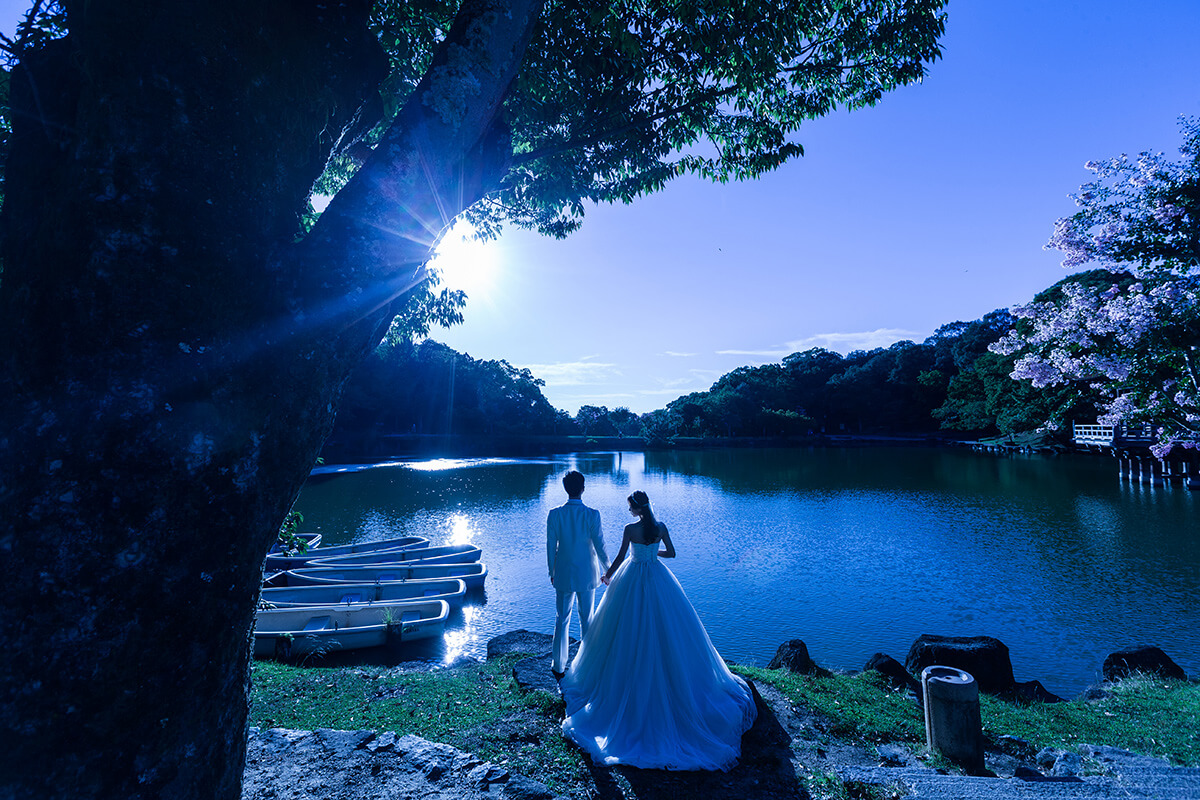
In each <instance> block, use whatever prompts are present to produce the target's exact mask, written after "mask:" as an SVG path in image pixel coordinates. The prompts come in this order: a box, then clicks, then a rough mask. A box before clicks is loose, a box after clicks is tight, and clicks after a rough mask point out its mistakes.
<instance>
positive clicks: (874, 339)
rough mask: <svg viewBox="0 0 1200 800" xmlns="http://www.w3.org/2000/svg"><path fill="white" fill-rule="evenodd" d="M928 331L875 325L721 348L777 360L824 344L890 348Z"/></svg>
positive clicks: (838, 349)
mask: <svg viewBox="0 0 1200 800" xmlns="http://www.w3.org/2000/svg"><path fill="white" fill-rule="evenodd" d="M928 336H929V334H927V333H919V332H917V331H906V330H903V329H901V328H876V329H875V330H873V331H857V332H853V333H817V334H813V335H812V336H808V337H806V338H804V339H793V340H792V341H789V342H785V343H784V344H783V346H782V347H769V348H764V349H761V350H734V349H730V350H718V351H717V354H718V355H723V356H756V357H758V358H772V359H778V358H783V357H785V356H789V355H791V354H792V353H798V352H801V351H804V350H811V349H812V348H814V347H821V348H824V349H826V350H832V351H834V352H835V353H841V354H842V355H846V354H848V353H851V352H853V351H854V350H874V349H875V348H877V347H891V346H892V345H893V344H895V343H896V342H900V341H904V340H905V339H909V340H912V341H915V342H920V341H923V340H924V339H925V338H926V337H928Z"/></svg>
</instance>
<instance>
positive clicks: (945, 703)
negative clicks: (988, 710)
mask: <svg viewBox="0 0 1200 800" xmlns="http://www.w3.org/2000/svg"><path fill="white" fill-rule="evenodd" d="M921 692H922V694H923V696H924V698H925V744H926V745H928V746H929V748H930V749H931V750H932V749H935V748H936V749H937V750H940V751H941V752H942V754H943V755H945V756H946V758H948V759H950V760H951V761H953V762H955V763H956V764H958V765H960V766H961V767H963V768H964V769H966V770H967V771H968V772H973V773H978V772H982V771H983V723H982V721H981V720H980V716H979V685H978V684H976V683H975V678H974V677H972V676H971V675H970V674H969V673H966V672H963V671H962V670H961V669H955V668H954V667H939V666H932V667H926V668H925V669H923V670H922V671H921Z"/></svg>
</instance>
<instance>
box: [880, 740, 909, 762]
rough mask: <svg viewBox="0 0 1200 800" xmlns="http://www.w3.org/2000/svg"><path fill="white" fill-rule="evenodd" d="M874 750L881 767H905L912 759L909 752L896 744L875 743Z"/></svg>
mask: <svg viewBox="0 0 1200 800" xmlns="http://www.w3.org/2000/svg"><path fill="white" fill-rule="evenodd" d="M875 752H876V753H877V754H878V755H879V766H881V767H905V766H908V764H909V763H910V762H911V761H912V756H910V755H909V752H908V751H907V750H905V749H904V748H903V747H901V746H900V745H896V744H881V745H877V746H876V747H875Z"/></svg>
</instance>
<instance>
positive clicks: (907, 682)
mask: <svg viewBox="0 0 1200 800" xmlns="http://www.w3.org/2000/svg"><path fill="white" fill-rule="evenodd" d="M872 669H873V670H875V671H876V672H878V673H879V674H880V675H883V676H884V677H885V678H887V679H888V681H889V682H890V683H891V684H892V685H893V686H895V687H896V688H897V689H911V690H912V691H914V692H919V691H920V690H921V682H920V681H918V680H917V679H916V678H914V677H913V676H912V675H910V674H909V672H908V670H906V669H905V668H904V665H903V664H901V663H900V662H899V661H897V660H896V659H894V658H892V657H891V656H889V655H886V654H885V653H876V654H875V655H873V656H871V660H870V661H868V662H867V665H866V666H865V667H863V672H866V671H867V670H872Z"/></svg>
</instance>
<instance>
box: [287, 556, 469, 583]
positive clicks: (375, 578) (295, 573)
mask: <svg viewBox="0 0 1200 800" xmlns="http://www.w3.org/2000/svg"><path fill="white" fill-rule="evenodd" d="M431 578H433V579H440V578H459V579H461V580H462V582H463V583H465V584H466V585H467V589H468V590H470V589H477V588H479V587H482V586H483V582H484V580H485V579H486V578H487V565H486V564H484V563H482V562H480V561H475V562H472V563H470V564H419V563H410V564H391V565H388V566H382V567H346V568H345V569H336V568H334V567H306V568H304V569H293V570H288V571H287V572H284V573H282V574H281V576H280V578H279V580H277V581H276V582H275V584H274V585H277V586H313V585H319V584H328V583H386V582H389V581H415V580H429V579H431Z"/></svg>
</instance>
